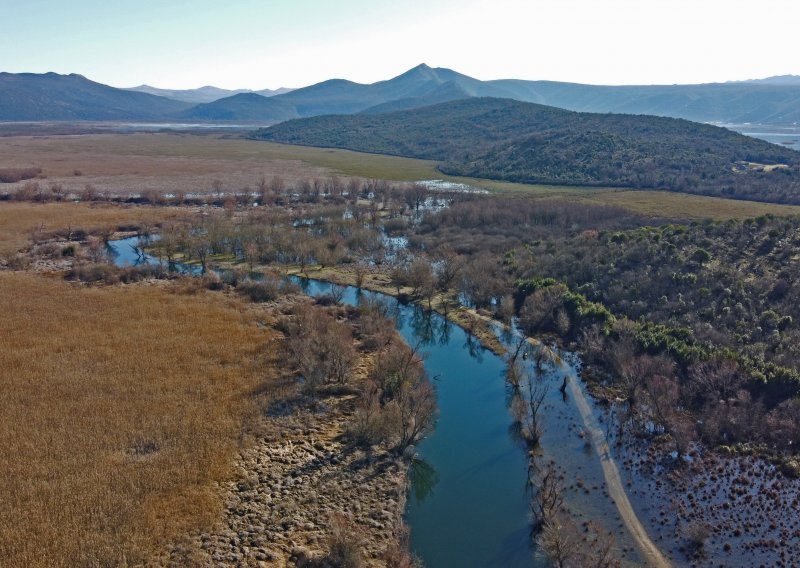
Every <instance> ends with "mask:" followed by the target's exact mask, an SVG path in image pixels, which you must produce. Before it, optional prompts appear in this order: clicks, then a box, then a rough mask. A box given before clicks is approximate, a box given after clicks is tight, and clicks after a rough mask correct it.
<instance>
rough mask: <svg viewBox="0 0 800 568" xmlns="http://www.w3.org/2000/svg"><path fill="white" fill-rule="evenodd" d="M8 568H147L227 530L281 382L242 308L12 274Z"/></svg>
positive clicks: (0, 416) (0, 364)
mask: <svg viewBox="0 0 800 568" xmlns="http://www.w3.org/2000/svg"><path fill="white" fill-rule="evenodd" d="M0 314H2V316H1V317H0V346H2V347H0V389H2V396H0V565H2V566H26V567H28V566H98V565H102V566H107V565H120V564H124V563H137V562H141V561H144V560H145V559H146V558H147V556H148V555H149V554H150V553H151V552H152V551H153V550H155V549H156V548H157V547H159V546H161V545H163V544H164V543H165V542H166V541H167V540H168V539H171V538H173V537H175V536H177V535H179V534H183V533H185V532H189V531H195V530H199V529H202V528H203V527H204V526H208V525H209V524H210V523H212V522H213V521H214V519H215V518H216V517H217V515H218V514H219V513H220V511H221V506H222V505H221V503H220V502H219V498H218V496H217V493H216V492H215V491H214V490H213V483H212V482H213V481H214V480H219V479H223V478H225V477H226V476H228V475H229V474H230V472H229V465H230V463H231V461H232V457H233V456H234V455H235V452H236V451H237V447H238V445H239V444H240V442H241V440H242V439H243V436H244V433H245V428H246V426H247V424H248V423H249V422H251V419H252V418H253V417H255V416H256V414H257V411H258V401H257V399H256V397H255V396H254V392H256V391H257V390H258V389H259V388H260V387H261V386H262V385H264V383H265V381H269V380H270V379H269V377H270V376H271V370H270V369H271V367H270V365H272V357H271V356H270V355H269V347H268V343H269V340H270V337H271V334H272V332H271V331H268V330H265V329H259V327H258V326H256V325H255V323H254V322H253V321H252V318H253V316H249V315H247V313H246V312H244V311H243V310H242V309H241V304H238V302H236V301H234V300H233V299H229V298H226V297H224V296H223V295H221V294H213V293H202V292H200V293H198V294H197V295H193V296H186V295H179V294H174V293H170V292H169V291H167V290H166V289H164V288H163V287H160V286H127V287H114V288H76V287H73V286H70V285H68V284H66V283H64V282H61V281H57V280H52V279H46V278H44V277H39V276H35V275H29V274H21V273H2V272H0Z"/></svg>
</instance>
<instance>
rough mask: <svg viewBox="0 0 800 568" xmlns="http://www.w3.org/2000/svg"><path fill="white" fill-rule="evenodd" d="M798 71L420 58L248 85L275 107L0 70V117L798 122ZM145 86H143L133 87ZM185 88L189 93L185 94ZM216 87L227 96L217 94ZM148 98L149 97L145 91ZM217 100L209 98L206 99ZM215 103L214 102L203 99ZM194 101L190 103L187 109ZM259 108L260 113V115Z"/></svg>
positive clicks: (210, 91)
mask: <svg viewBox="0 0 800 568" xmlns="http://www.w3.org/2000/svg"><path fill="white" fill-rule="evenodd" d="M795 78H797V79H798V81H800V77H797V76H791V75H787V76H776V77H772V78H766V79H760V80H755V81H742V82H729V83H708V84H701V85H639V86H636V85H634V86H605V85H584V84H580V83H563V82H556V81H528V80H522V79H497V80H491V81H480V80H478V79H475V78H472V77H469V76H467V75H464V74H461V73H458V72H457V71H453V70H451V69H447V68H433V67H429V66H428V65H426V64H421V65H417V66H416V67H413V68H412V69H409V70H408V71H406V72H404V73H401V74H400V75H397V76H395V77H393V78H391V79H387V80H384V81H378V82H376V83H371V84H362V83H356V82H353V81H348V80H345V79H329V80H327V81H322V82H320V83H316V84H314V85H309V86H307V87H302V88H299V89H294V90H291V91H288V92H284V93H280V94H275V93H274V92H268V93H265V92H252V93H254V94H259V95H262V96H269V98H272V99H275V100H276V101H278V102H277V103H276V104H273V105H266V104H262V102H261V101H258V100H256V99H251V100H250V101H249V102H250V103H251V104H243V100H242V99H232V97H236V96H237V95H240V94H244V93H247V92H249V91H246V90H242V92H234V91H231V92H230V94H229V92H227V91H225V90H220V89H218V88H217V87H211V86H206V87H201V88H199V89H194V90H187V91H182V93H184V94H183V95H180V94H179V95H177V96H184V97H189V96H191V97H195V98H197V97H200V98H202V99H204V100H205V102H202V101H197V102H194V101H193V102H188V101H178V100H174V99H173V98H169V97H167V96H164V95H165V94H170V93H171V94H172V96H176V93H179V92H178V91H169V90H158V89H156V88H153V87H137V88H134V90H128V89H116V88H114V87H109V86H107V85H102V84H100V83H95V82H93V81H90V80H89V79H86V78H85V77H83V76H81V75H77V74H70V75H58V74H55V73H46V74H31V73H27V74H25V73H23V74H10V73H3V74H0V120H6V121H37V120H39V121H41V120H120V119H127V120H135V119H140V120H165V121H168V120H175V119H179V118H180V117H181V116H191V115H195V116H203V115H207V116H218V117H222V116H225V117H227V118H225V119H222V118H215V119H211V118H209V119H207V120H222V121H238V120H248V121H257V122H260V123H264V124H269V123H274V122H276V121H279V120H285V119H286V118H287V117H289V118H292V117H294V116H297V117H309V116H316V115H323V114H356V113H362V112H363V113H366V114H376V113H380V112H393V111H397V110H403V109H410V108H418V107H422V106H427V105H431V104H438V103H441V102H447V101H449V100H457V99H458V98H470V97H501V98H511V99H515V100H519V101H523V102H530V103H537V104H544V105H548V106H555V107H558V108H564V109H567V110H574V111H580V112H600V113H608V112H613V113H621V114H650V115H655V116H667V117H672V118H685V119H688V120H694V121H697V122H714V123H727V124H743V123H754V124H765V125H796V124H800V82H798V84H797V85H795V83H794V80H795ZM142 88H146V89H149V90H150V91H152V92H149V93H143V92H140V91H137V90H136V89H142ZM186 93H190V95H189V94H186ZM220 94H228V95H229V96H225V97H223V98H217V97H218V96H219V95H220ZM142 97H153V98H142ZM212 98H213V99H215V100H213V101H211V100H208V99H212ZM212 102H213V103H214V106H213V107H210V108H209V107H202V105H204V104H211V103H212ZM193 107H197V108H195V109H194V110H193V111H190V110H189V109H191V108H193ZM259 109H261V114H259Z"/></svg>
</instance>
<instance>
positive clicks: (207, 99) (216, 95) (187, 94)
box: [126, 85, 292, 104]
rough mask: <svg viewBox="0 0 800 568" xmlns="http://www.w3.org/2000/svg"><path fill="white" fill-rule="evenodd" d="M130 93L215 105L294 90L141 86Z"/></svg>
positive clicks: (272, 95) (131, 89) (283, 88)
mask: <svg viewBox="0 0 800 568" xmlns="http://www.w3.org/2000/svg"><path fill="white" fill-rule="evenodd" d="M126 90H128V91H136V92H139V93H149V94H151V95H158V96H159V97H167V98H168V99H174V100H176V101H184V102H187V103H196V104H202V103H213V102H214V101H218V100H219V99H224V98H226V97H232V96H234V95H239V94H242V93H255V94H257V95H261V96H263V97H274V96H275V95H282V94H283V93H288V92H289V91H291V90H292V89H287V88H285V87H281V88H280V89H262V90H260V91H252V90H250V89H220V88H219V87H214V86H211V85H206V86H205V87H199V88H197V89H159V88H157V87H151V86H150V85H139V86H138V87H130V88H128V89H126Z"/></svg>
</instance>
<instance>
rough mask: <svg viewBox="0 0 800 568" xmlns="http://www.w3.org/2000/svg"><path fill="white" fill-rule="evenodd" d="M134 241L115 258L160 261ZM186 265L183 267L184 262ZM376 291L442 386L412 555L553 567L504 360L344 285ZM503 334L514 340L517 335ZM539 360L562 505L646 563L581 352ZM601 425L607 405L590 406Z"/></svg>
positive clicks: (421, 466)
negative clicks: (587, 395)
mask: <svg viewBox="0 0 800 568" xmlns="http://www.w3.org/2000/svg"><path fill="white" fill-rule="evenodd" d="M137 242H138V241H137V240H136V238H132V239H125V240H120V241H115V242H112V243H111V245H110V253H111V254H112V256H113V258H114V261H115V263H117V264H118V265H130V264H141V263H151V264H152V263H158V262H159V261H158V259H155V258H153V257H149V256H146V255H145V256H142V255H141V254H140V253H137V252H136V249H135V246H136V244H137ZM178 269H182V270H184V271H186V270H187V269H186V267H178ZM295 282H297V283H298V284H300V286H301V288H302V289H303V291H304V292H305V293H307V294H309V295H311V296H319V295H322V294H325V293H326V292H328V291H329V290H330V284H328V283H326V282H322V281H317V280H311V279H299V278H298V279H295ZM370 296H371V297H379V298H380V299H381V300H382V301H384V302H386V303H387V305H388V306H389V309H390V312H391V313H392V314H393V316H394V319H395V321H396V323H397V328H398V330H399V332H400V333H401V334H402V336H403V338H404V339H405V340H406V342H407V343H408V344H409V345H412V346H419V348H420V349H421V351H422V352H423V353H424V355H425V368H426V370H427V372H428V375H429V377H431V379H432V381H433V383H434V385H435V386H436V389H437V392H438V400H439V409H440V414H439V419H438V422H437V425H436V429H435V431H434V432H433V433H432V434H430V435H429V436H428V437H427V438H425V439H424V440H423V441H422V442H421V443H420V444H419V446H418V448H417V452H418V461H417V463H416V465H415V466H414V467H413V468H412V476H411V477H412V487H411V490H410V494H409V498H408V505H407V510H406V519H407V522H408V525H409V527H410V530H411V546H412V549H413V550H414V552H415V553H416V554H417V555H418V556H419V557H420V558H421V559H422V560H423V561H424V563H425V565H426V566H428V567H430V568H436V567H441V566H461V567H468V566H475V567H480V566H508V567H516V566H520V567H521V566H548V565H549V563H548V562H547V561H546V560H544V559H543V558H542V557H541V555H540V554H538V553H537V552H536V551H535V549H534V548H533V547H532V546H531V538H530V520H531V519H530V513H529V511H530V509H529V500H530V496H529V492H528V488H527V479H528V470H527V467H528V457H527V449H526V447H525V445H524V444H523V443H522V442H521V441H520V440H519V439H518V437H517V436H515V435H514V432H513V428H512V419H511V414H510V413H509V409H508V407H509V400H510V398H509V397H510V393H509V388H508V387H507V385H506V381H505V370H506V362H505V361H504V359H503V358H502V357H499V356H497V355H495V354H493V353H492V352H490V351H488V350H486V349H484V348H483V347H481V346H480V344H479V343H478V342H477V340H476V339H475V338H474V337H472V336H470V335H469V334H468V333H467V332H466V331H465V330H463V329H461V328H460V327H458V326H456V325H454V324H452V323H451V322H449V321H448V320H447V319H446V318H445V317H443V316H441V315H439V314H437V313H430V312H427V311H425V310H423V309H421V308H420V307H418V306H416V305H413V304H404V303H401V302H399V301H398V300H397V299H395V298H393V297H391V296H386V295H383V294H378V293H375V292H369V291H363V290H359V289H357V288H353V287H347V288H346V292H345V295H344V299H343V301H344V302H345V303H347V304H351V305H357V304H358V302H359V301H361V299H362V298H365V297H370ZM498 334H499V336H500V337H501V339H504V340H505V341H507V342H508V343H509V344H511V343H513V342H514V338H513V337H503V332H502V331H499V330H498ZM533 359H534V357H529V358H528V360H527V361H525V363H524V364H525V365H527V366H528V371H529V372H531V373H535V374H536V379H535V380H537V381H541V382H544V383H545V384H547V385H548V387H549V388H548V393H547V399H546V402H545V412H544V420H543V427H544V436H543V438H542V440H541V449H542V456H541V457H539V458H537V459H539V460H541V461H542V462H543V463H544V461H549V460H553V461H554V462H555V463H556V464H557V466H558V468H559V470H561V472H562V473H563V475H564V485H565V492H564V498H565V503H566V505H567V507H568V509H569V510H570V512H571V513H572V515H573V517H574V518H575V520H576V521H577V524H578V525H580V523H581V522H582V521H585V520H590V519H594V520H597V521H600V522H602V523H603V524H604V526H605V527H606V528H607V530H610V531H613V532H614V534H615V535H616V540H617V544H618V545H620V546H622V547H626V548H627V549H628V552H627V556H626V560H631V561H636V560H639V559H638V558H637V557H636V556H635V552H632V550H633V544H632V541H631V539H630V536H629V535H628V533H627V531H625V530H624V529H623V528H622V526H621V523H620V517H619V516H618V512H617V508H616V506H615V504H614V502H613V501H612V500H611V498H610V497H609V496H608V495H607V494H606V493H605V491H604V487H605V481H604V477H603V471H602V467H601V464H600V460H599V459H598V457H597V454H596V453H595V451H594V449H593V448H592V446H591V444H589V443H588V442H587V436H586V434H585V432H584V430H583V419H582V417H581V415H580V413H579V410H578V408H577V407H576V405H575V403H574V401H572V400H571V399H570V397H569V394H568V392H569V391H567V394H562V392H561V391H560V390H559V386H560V385H561V384H562V381H563V377H564V375H565V374H566V375H569V376H570V377H571V380H573V381H575V384H576V385H578V388H580V389H583V388H584V387H583V385H582V383H581V382H580V381H579V380H578V379H577V378H576V373H577V366H578V365H579V363H578V361H577V358H575V357H572V356H571V355H570V354H566V353H565V354H562V363H561V364H559V365H556V366H552V367H550V368H549V369H548V370H546V371H543V372H537V371H536V369H535V368H534V363H533ZM591 412H592V413H593V415H594V418H595V419H596V420H597V421H598V422H600V423H603V421H604V411H603V410H601V409H600V408H598V407H595V406H594V405H592V409H591Z"/></svg>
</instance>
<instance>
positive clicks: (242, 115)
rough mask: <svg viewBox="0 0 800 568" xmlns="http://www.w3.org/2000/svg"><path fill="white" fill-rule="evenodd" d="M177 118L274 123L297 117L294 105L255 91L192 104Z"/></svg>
mask: <svg viewBox="0 0 800 568" xmlns="http://www.w3.org/2000/svg"><path fill="white" fill-rule="evenodd" d="M177 118H179V119H183V120H202V121H240V120H247V121H252V122H260V123H276V122H281V121H284V120H289V119H292V118H297V112H296V111H295V109H294V107H292V106H291V105H288V104H286V103H283V102H281V101H277V100H276V99H275V97H264V96H261V95H257V94H256V93H239V94H237V95H233V96H232V97H226V98H224V99H219V100H217V101H214V102H211V103H206V104H202V105H197V106H194V107H192V108H190V109H187V110H185V111H183V112H182V113H180V114H179V115H178V116H177Z"/></svg>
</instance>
